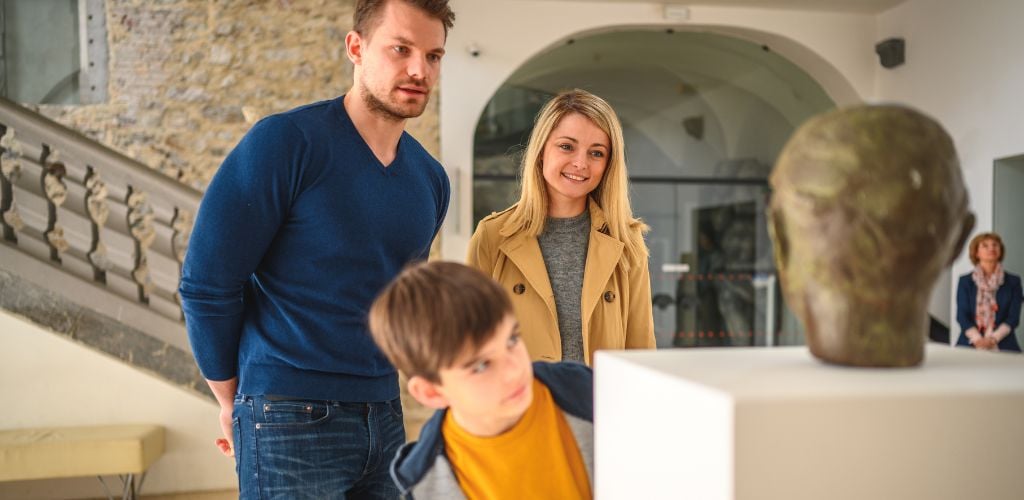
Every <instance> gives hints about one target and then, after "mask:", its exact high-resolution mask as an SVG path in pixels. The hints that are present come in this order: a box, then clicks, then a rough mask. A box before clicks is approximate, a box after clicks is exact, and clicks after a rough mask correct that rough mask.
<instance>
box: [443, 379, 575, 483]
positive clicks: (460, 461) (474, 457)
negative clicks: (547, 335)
mask: <svg viewBox="0 0 1024 500" xmlns="http://www.w3.org/2000/svg"><path fill="white" fill-rule="evenodd" d="M441 432H442V434H443V435H444V444H445V452H446V454H447V455H448V460H449V461H450V462H451V464H452V469H454V470H455V477H456V478H457V479H458V480H459V486H461V487H462V491H463V492H464V493H465V494H466V497H467V498H469V499H475V498H480V499H499V498H510V499H517V500H518V499H523V498H558V499H575V498H581V499H589V498H592V497H593V494H592V493H591V491H590V479H589V478H588V477H587V470H586V467H585V466H584V465H583V459H582V457H581V456H580V450H579V447H578V446H576V438H575V437H573V434H572V429H570V428H569V424H568V423H567V422H566V421H565V416H564V415H562V410H560V409H559V408H558V407H557V406H556V405H555V402H554V400H553V399H552V398H551V391H549V390H548V388H547V387H546V386H545V385H544V384H542V383H540V382H538V381H537V379H534V380H533V402H532V403H530V407H529V408H528V409H527V410H526V413H524V414H523V417H522V418H521V419H519V422H517V423H516V424H515V425H514V426H513V427H512V428H511V429H509V430H507V431H505V432H504V433H502V434H500V435H497V436H493V437H478V436H474V435H471V434H469V433H468V432H466V431H465V430H464V429H462V428H461V427H460V426H459V424H457V423H456V422H455V419H454V417H453V416H452V412H448V414H447V415H446V416H445V419H444V424H443V425H442V428H441Z"/></svg>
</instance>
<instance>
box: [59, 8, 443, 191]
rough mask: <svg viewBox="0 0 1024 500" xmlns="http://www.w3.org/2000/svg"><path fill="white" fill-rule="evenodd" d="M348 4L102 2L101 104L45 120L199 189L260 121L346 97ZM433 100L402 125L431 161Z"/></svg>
mask: <svg viewBox="0 0 1024 500" xmlns="http://www.w3.org/2000/svg"><path fill="white" fill-rule="evenodd" d="M354 3H355V2H354V0H106V22H107V36H108V43H109V51H110V61H109V89H108V90H109V99H108V101H107V102H106V103H103V104H97V105H84V106H42V107H41V109H40V111H41V112H43V113H44V114H45V115H47V116H49V117H50V118H53V119H55V120H57V121H59V122H61V123H63V124H65V125H67V126H70V127H72V128H75V129H77V130H79V131H81V132H82V133H84V134H86V135H88V136H90V137H92V138H94V139H96V140H98V141H100V142H102V143H104V144H106V145H108V146H110V147H112V148H114V149H116V150H118V151H120V152H122V153H124V154H126V155H128V156H131V157H133V158H135V159H137V160H139V161H140V162H142V163H144V164H146V165H149V166H151V167H153V168H155V169H157V170H160V171H162V172H164V173H166V174H167V175H169V176H171V177H174V178H177V179H179V180H180V181H181V182H183V183H185V184H188V185H191V186H193V187H197V188H199V189H203V188H205V186H206V185H207V183H208V182H209V180H210V178H211V177H212V176H213V174H214V172H215V171H216V169H217V167H218V166H219V165H220V163H221V161H223V159H224V157H225V156H226V155H227V154H228V153H229V152H230V151H231V149H232V148H233V147H234V146H235V144H237V143H238V141H239V139H241V137H242V135H243V134H244V133H245V132H246V131H247V130H248V129H249V127H250V126H252V124H253V123H255V122H256V120H258V119H259V118H261V117H263V116H266V115H268V114H271V113H275V112H279V111H284V110H288V109H291V108H293V107H295V106H299V105H302V104H306V103H309V102H314V101H319V100H324V99H330V98H333V97H336V96H338V95H340V94H343V93H344V92H345V91H346V90H347V89H348V88H349V86H350V85H351V83H352V64H351V63H350V62H349V61H348V59H347V58H346V57H345V34H346V33H347V32H348V31H349V30H350V29H351V27H352V11H353V7H354ZM437 101H438V96H437V94H436V93H435V95H434V96H433V97H432V101H431V104H430V106H429V107H428V108H427V111H426V113H424V115H423V116H421V117H420V118H418V119H416V120H412V121H410V122H409V125H408V127H407V129H408V130H409V132H410V133H412V134H413V135H414V136H415V137H416V138H417V139H418V140H419V141H420V142H422V143H423V145H424V146H425V147H426V148H427V149H428V150H429V151H430V152H431V153H433V154H434V155H435V156H437V154H438V152H439V149H440V148H439V138H438V126H437V110H438V107H437Z"/></svg>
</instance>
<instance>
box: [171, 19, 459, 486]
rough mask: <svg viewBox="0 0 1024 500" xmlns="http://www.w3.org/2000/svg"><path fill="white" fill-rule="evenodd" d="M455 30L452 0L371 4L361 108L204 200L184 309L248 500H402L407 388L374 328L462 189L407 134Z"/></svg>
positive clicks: (247, 162)
mask: <svg viewBox="0 0 1024 500" xmlns="http://www.w3.org/2000/svg"><path fill="white" fill-rule="evenodd" d="M453 21H454V15H453V14H452V11H451V9H450V8H449V6H448V0H358V1H357V2H356V9H355V15H354V27H353V31H352V32H350V33H349V34H348V36H347V37H346V39H345V44H346V48H347V53H348V57H349V59H350V60H351V61H352V62H353V64H354V72H353V85H352V88H351V89H350V91H349V92H348V93H347V94H346V95H344V96H342V97H339V98H337V99H334V100H331V101H324V102H319V103H315V104H310V105H307V106H303V107H300V108H297V109H294V110H291V111H288V112H286V113H281V114H278V115H273V116H270V117H267V118H265V119H263V120H261V121H260V122H259V123H257V124H256V125H255V126H253V128H252V129H251V130H250V131H249V133H248V134H246V136H245V137H244V138H243V139H242V141H241V142H240V143H239V144H238V146H237V147H236V148H235V150H234V151H232V152H231V154H230V155H229V156H228V157H227V159H226V160H225V161H224V163H223V165H221V167H220V169H219V170H218V172H217V174H216V176H214V178H213V181H212V182H211V183H210V186H209V189H207V192H206V196H205V198H204V199H203V203H202V207H201V208H200V210H199V214H198V217H197V219H196V224H195V227H194V230H193V232H192V237H191V242H190V245H189V249H188V255H187V258H186V259H185V264H184V268H183V271H182V279H181V288H180V292H181V301H182V309H183V310H184V313H185V321H186V326H187V329H188V334H189V340H190V342H191V344H192V350H193V352H194V353H195V357H196V361H197V363H198V364H199V368H200V370H201V371H202V373H203V376H204V377H205V378H206V379H207V381H208V383H209V385H210V388H211V389H212V390H213V393H214V395H215V396H216V398H217V400H218V402H219V403H220V406H221V414H220V424H221V428H222V430H223V432H224V438H223V439H219V440H218V443H217V444H218V446H219V447H220V449H221V451H222V452H224V453H225V454H226V455H229V456H231V455H233V456H234V457H235V460H236V463H237V466H238V467H237V470H238V475H239V487H240V490H241V497H242V498H335V497H342V496H344V497H345V498H393V497H395V496H397V490H396V489H395V488H394V485H393V483H392V482H391V479H390V478H389V476H388V463H389V462H390V460H391V458H392V457H393V456H394V454H395V451H396V450H397V449H398V447H399V446H401V445H402V444H403V443H404V441H405V429H404V427H403V424H402V408H401V404H400V402H399V399H398V377H397V374H396V372H395V369H394V368H393V367H392V365H391V364H390V363H389V362H388V361H387V359H386V358H385V357H384V356H383V355H382V354H381V352H380V351H379V350H378V348H377V347H376V346H375V345H374V343H373V339H371V338H370V335H369V332H368V331H367V327H366V314H367V311H368V310H369V307H370V304H371V303H372V301H373V299H374V298H375V296H376V295H377V293H378V292H379V291H380V290H381V289H383V287H384V286H385V285H386V284H387V283H388V282H389V281H390V280H391V279H392V278H393V277H395V276H396V275H397V274H398V272H399V271H400V270H401V269H402V268H403V266H405V265H406V264H407V263H409V262H410V261H413V260H417V259H424V258H426V257H427V254H428V252H429V249H430V243H431V240H432V239H433V238H434V236H435V235H436V234H437V232H438V230H439V228H440V226H441V222H442V221H443V220H444V216H445V211H446V209H447V206H448V198H449V184H448V178H447V176H446V175H445V173H444V170H443V169H442V167H441V165H440V164H439V163H438V162H437V161H436V160H434V159H433V158H432V157H431V156H430V155H429V154H428V153H427V152H426V151H425V150H424V149H423V147H422V146H420V144H419V143H418V142H416V140H415V139H413V138H412V137H411V136H410V135H409V134H407V133H405V132H404V127H405V121H406V120H407V119H408V118H413V117H416V116H419V115H420V114H421V113H422V112H423V110H424V108H425V107H426V104H427V99H428V96H429V94H430V90H431V88H432V87H433V85H434V84H435V82H436V81H437V78H438V73H439V71H440V63H441V57H442V56H443V54H444V44H445V39H446V37H447V32H448V29H449V28H451V27H452V25H453Z"/></svg>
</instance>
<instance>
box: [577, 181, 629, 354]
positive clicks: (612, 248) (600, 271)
mask: <svg viewBox="0 0 1024 500" xmlns="http://www.w3.org/2000/svg"><path fill="white" fill-rule="evenodd" d="M588 206H589V207H590V225H591V229H590V242H589V244H588V246H587V265H586V268H585V270H584V272H583V297H582V300H581V301H580V305H581V306H582V307H583V310H582V311H580V312H581V313H582V316H581V319H582V320H583V341H584V343H587V340H588V337H589V332H588V330H589V328H588V326H589V324H590V321H589V320H590V316H591V315H592V314H593V313H594V307H595V306H597V302H598V301H599V300H602V298H603V296H604V292H605V291H606V290H605V289H604V287H605V284H606V283H608V280H609V279H610V278H611V276H612V272H614V271H615V266H616V265H618V263H619V259H620V258H622V251H623V248H624V247H625V244H624V243H622V242H621V241H619V240H617V239H615V238H612V237H611V236H609V235H608V234H606V233H605V232H606V231H608V222H607V219H605V216H604V212H603V211H602V210H601V209H600V207H598V206H597V203H594V201H593V200H590V203H588Z"/></svg>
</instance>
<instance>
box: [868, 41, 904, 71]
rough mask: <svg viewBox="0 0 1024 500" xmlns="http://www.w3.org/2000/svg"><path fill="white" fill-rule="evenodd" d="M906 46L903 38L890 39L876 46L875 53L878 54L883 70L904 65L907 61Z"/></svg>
mask: <svg viewBox="0 0 1024 500" xmlns="http://www.w3.org/2000/svg"><path fill="white" fill-rule="evenodd" d="M905 48H906V44H905V42H904V41H903V39H902V38H889V39H886V40H882V41H881V42H878V43H876V44H875V53H876V54H878V62H880V63H881V64H882V67H883V68H889V69H892V68H895V67H896V66H899V65H901V64H903V62H904V61H905V60H906V59H905Z"/></svg>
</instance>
